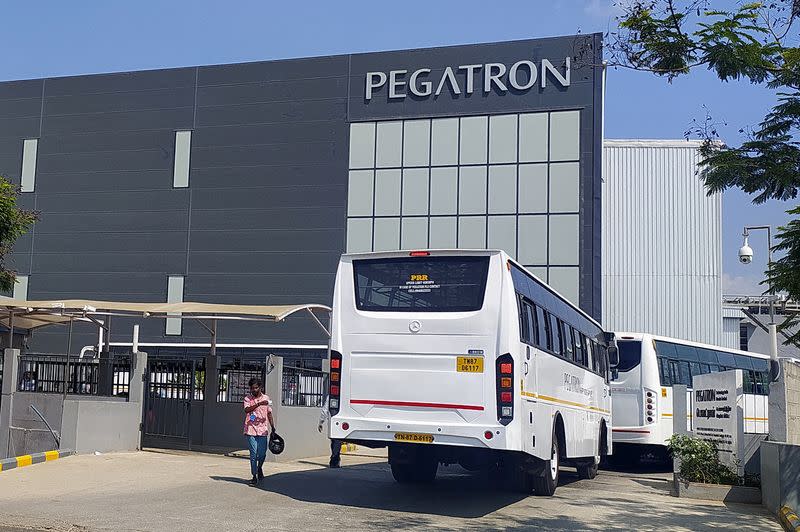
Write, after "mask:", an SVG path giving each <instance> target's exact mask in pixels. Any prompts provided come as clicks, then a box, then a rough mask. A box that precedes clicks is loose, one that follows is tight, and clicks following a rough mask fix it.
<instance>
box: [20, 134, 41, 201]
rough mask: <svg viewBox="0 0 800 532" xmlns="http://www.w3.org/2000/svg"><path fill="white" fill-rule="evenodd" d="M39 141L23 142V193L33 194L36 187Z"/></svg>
mask: <svg viewBox="0 0 800 532" xmlns="http://www.w3.org/2000/svg"><path fill="white" fill-rule="evenodd" d="M38 151H39V139H25V140H24V141H23V142H22V181H21V187H20V190H21V191H22V192H33V190H34V188H35V186H36V154H37V152H38Z"/></svg>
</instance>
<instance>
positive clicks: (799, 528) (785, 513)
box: [778, 506, 800, 532]
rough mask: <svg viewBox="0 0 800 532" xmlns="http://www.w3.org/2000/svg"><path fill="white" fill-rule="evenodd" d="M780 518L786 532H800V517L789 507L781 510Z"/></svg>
mask: <svg viewBox="0 0 800 532" xmlns="http://www.w3.org/2000/svg"><path fill="white" fill-rule="evenodd" d="M778 518H779V520H780V522H781V525H783V528H784V530H786V532H800V517H798V516H797V513H795V512H794V511H793V510H792V509H791V508H789V507H788V506H784V507H783V508H781V511H780V512H778Z"/></svg>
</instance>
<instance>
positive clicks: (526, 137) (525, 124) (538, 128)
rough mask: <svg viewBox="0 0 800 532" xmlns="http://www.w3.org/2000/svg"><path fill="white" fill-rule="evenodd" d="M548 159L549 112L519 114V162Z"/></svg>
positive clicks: (535, 161)
mask: <svg viewBox="0 0 800 532" xmlns="http://www.w3.org/2000/svg"><path fill="white" fill-rule="evenodd" d="M546 161H547V113H531V114H524V115H519V162H521V163H538V162H546Z"/></svg>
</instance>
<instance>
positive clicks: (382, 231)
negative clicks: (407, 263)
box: [372, 218, 400, 251]
mask: <svg viewBox="0 0 800 532" xmlns="http://www.w3.org/2000/svg"><path fill="white" fill-rule="evenodd" d="M372 248H373V249H374V250H375V251H393V250H396V249H399V248H400V218H376V219H375V239H374V241H373V243H372Z"/></svg>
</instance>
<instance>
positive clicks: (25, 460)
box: [17, 454, 33, 467]
mask: <svg viewBox="0 0 800 532" xmlns="http://www.w3.org/2000/svg"><path fill="white" fill-rule="evenodd" d="M32 463H33V457H31V455H29V454H26V455H24V456H17V467H25V466H29V465H31V464H32Z"/></svg>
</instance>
